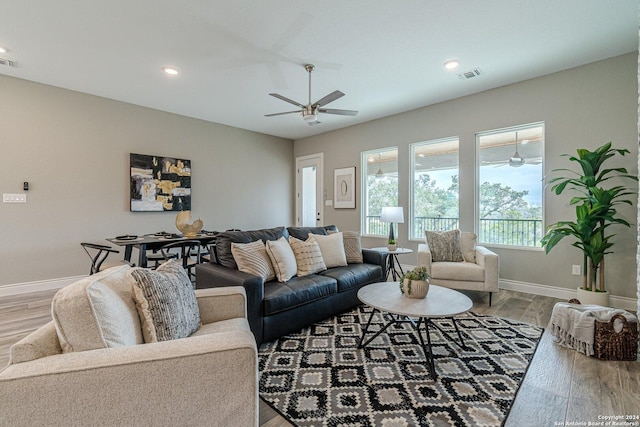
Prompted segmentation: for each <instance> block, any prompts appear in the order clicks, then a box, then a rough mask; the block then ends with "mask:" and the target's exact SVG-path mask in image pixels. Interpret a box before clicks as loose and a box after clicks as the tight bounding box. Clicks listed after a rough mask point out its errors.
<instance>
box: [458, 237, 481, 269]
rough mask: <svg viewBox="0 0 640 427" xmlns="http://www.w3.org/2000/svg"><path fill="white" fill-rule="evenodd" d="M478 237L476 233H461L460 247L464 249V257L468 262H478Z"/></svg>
mask: <svg viewBox="0 0 640 427" xmlns="http://www.w3.org/2000/svg"><path fill="white" fill-rule="evenodd" d="M477 242H478V236H476V233H470V232H468V231H462V232H460V246H461V247H462V257H463V258H464V260H465V261H467V262H476V243H477Z"/></svg>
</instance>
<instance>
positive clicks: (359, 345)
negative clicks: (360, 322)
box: [358, 308, 396, 348]
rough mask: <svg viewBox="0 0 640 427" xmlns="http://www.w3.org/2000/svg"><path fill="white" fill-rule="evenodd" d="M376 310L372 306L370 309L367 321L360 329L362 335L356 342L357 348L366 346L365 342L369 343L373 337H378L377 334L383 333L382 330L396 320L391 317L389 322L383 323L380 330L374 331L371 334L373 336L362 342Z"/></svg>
mask: <svg viewBox="0 0 640 427" xmlns="http://www.w3.org/2000/svg"><path fill="white" fill-rule="evenodd" d="M376 311H378V309H377V308H374V309H373V310H372V311H371V316H369V321H368V322H367V325H366V326H365V327H364V329H363V330H362V337H360V342H359V343H358V348H363V347H364V346H366V345H367V344H369V343H370V342H371V341H373V340H374V339H376V338H377V337H378V335H380V334H381V333H383V332H384V331H386V330H387V328H388V327H389V326H391V325H392V324H394V323H395V322H396V320H395V319H394V318H393V316H392V317H391V320H390V321H389V322H387V324H386V325H384V326H383V327H382V328H380V330H379V331H378V332H376V333H375V334H373V336H372V337H371V338H369V339H368V340H367V342H365V343H363V342H362V341H364V337H365V336H366V335H367V332H368V331H369V326H370V325H371V319H373V315H374V314H375V312H376Z"/></svg>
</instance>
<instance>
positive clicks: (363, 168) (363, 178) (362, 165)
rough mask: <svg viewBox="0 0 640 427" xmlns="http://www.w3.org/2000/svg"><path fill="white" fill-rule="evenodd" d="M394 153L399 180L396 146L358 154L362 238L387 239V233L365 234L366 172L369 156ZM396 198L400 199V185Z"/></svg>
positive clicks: (366, 205) (366, 206) (397, 149)
mask: <svg viewBox="0 0 640 427" xmlns="http://www.w3.org/2000/svg"><path fill="white" fill-rule="evenodd" d="M393 150H395V151H396V174H397V175H398V176H397V179H398V180H399V179H400V166H399V162H398V156H399V153H400V150H399V148H398V146H390V147H382V148H376V149H373V150H367V151H362V152H361V153H360V171H361V172H360V230H361V231H360V234H361V235H362V237H387V236H388V233H387V232H384V233H383V234H370V233H366V232H365V231H366V230H367V227H366V224H367V208H368V188H367V187H368V182H369V179H368V176H367V171H368V169H369V160H368V159H369V157H370V156H371V155H378V154H381V153H384V152H386V151H393ZM397 191H398V198H399V197H400V185H399V184H398V189H397Z"/></svg>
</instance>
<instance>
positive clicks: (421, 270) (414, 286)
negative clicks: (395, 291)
mask: <svg viewBox="0 0 640 427" xmlns="http://www.w3.org/2000/svg"><path fill="white" fill-rule="evenodd" d="M430 277H431V276H429V271H428V270H427V267H426V266H424V265H423V266H420V267H416V268H415V269H413V270H411V271H407V272H406V273H404V274H403V275H402V278H401V280H400V292H402V294H403V295H404V296H406V297H409V298H425V297H426V296H427V293H428V292H429V279H430Z"/></svg>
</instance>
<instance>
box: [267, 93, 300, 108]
mask: <svg viewBox="0 0 640 427" xmlns="http://www.w3.org/2000/svg"><path fill="white" fill-rule="evenodd" d="M269 95H271V96H274V97H276V98H278V99H281V100H283V101H284V102H288V103H289V104H293V105H295V106H297V107H300V108H304V105H302V104H300V103H299V102H296V101H294V100H292V99H289V98H287V97H286V96H282V95H280V94H277V93H270V94H269Z"/></svg>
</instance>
